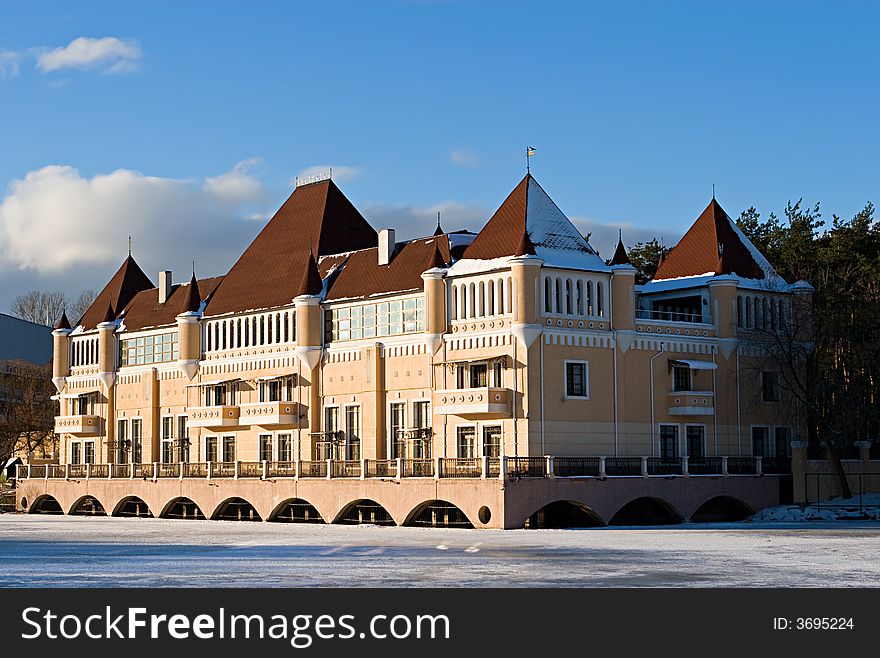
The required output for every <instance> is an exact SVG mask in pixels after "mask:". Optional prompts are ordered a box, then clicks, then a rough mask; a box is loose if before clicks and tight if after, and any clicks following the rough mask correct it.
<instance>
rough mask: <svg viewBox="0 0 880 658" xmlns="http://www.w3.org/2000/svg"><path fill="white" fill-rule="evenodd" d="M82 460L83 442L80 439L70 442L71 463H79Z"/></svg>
mask: <svg viewBox="0 0 880 658" xmlns="http://www.w3.org/2000/svg"><path fill="white" fill-rule="evenodd" d="M81 462H82V443H80V442H79V441H71V442H70V463H71V464H79V463H81Z"/></svg>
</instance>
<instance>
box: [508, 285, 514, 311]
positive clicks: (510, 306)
mask: <svg viewBox="0 0 880 658" xmlns="http://www.w3.org/2000/svg"><path fill="white" fill-rule="evenodd" d="M507 312H508V313H513V278H512V277H507Z"/></svg>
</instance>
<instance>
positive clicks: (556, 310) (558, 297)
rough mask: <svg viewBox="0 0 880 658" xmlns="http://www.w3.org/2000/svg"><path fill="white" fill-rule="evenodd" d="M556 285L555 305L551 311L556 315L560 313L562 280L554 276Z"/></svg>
mask: <svg viewBox="0 0 880 658" xmlns="http://www.w3.org/2000/svg"><path fill="white" fill-rule="evenodd" d="M555 287H556V299H555V301H556V305H555V306H554V307H553V312H554V313H556V314H557V315H561V314H562V281H560V280H559V277H556V280H555Z"/></svg>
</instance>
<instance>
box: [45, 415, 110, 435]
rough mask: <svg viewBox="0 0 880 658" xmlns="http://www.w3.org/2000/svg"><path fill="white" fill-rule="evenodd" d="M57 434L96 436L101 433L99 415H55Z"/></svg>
mask: <svg viewBox="0 0 880 658" xmlns="http://www.w3.org/2000/svg"><path fill="white" fill-rule="evenodd" d="M55 432H56V433H57V434H62V433H63V434H74V435H76V436H97V435H99V434H100V433H101V417H100V416H94V415H79V416H55Z"/></svg>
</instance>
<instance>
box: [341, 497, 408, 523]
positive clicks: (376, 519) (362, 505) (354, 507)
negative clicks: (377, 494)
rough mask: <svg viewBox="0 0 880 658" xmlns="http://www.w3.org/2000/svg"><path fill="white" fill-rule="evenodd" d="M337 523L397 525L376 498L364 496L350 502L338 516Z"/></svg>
mask: <svg viewBox="0 0 880 658" xmlns="http://www.w3.org/2000/svg"><path fill="white" fill-rule="evenodd" d="M335 523H341V524H344V525H361V524H364V523H369V524H372V525H397V524H396V523H395V522H394V519H393V518H391V515H390V514H389V513H388V510H386V509H385V508H384V507H382V506H381V505H380V504H379V503H377V502H376V501H375V500H370V499H369V498H362V499H360V500H355V501H354V502H351V503H349V504H348V505H346V506H345V508H343V510H342V511H341V512H340V513H339V515H338V516H337V517H336V521H335Z"/></svg>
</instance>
